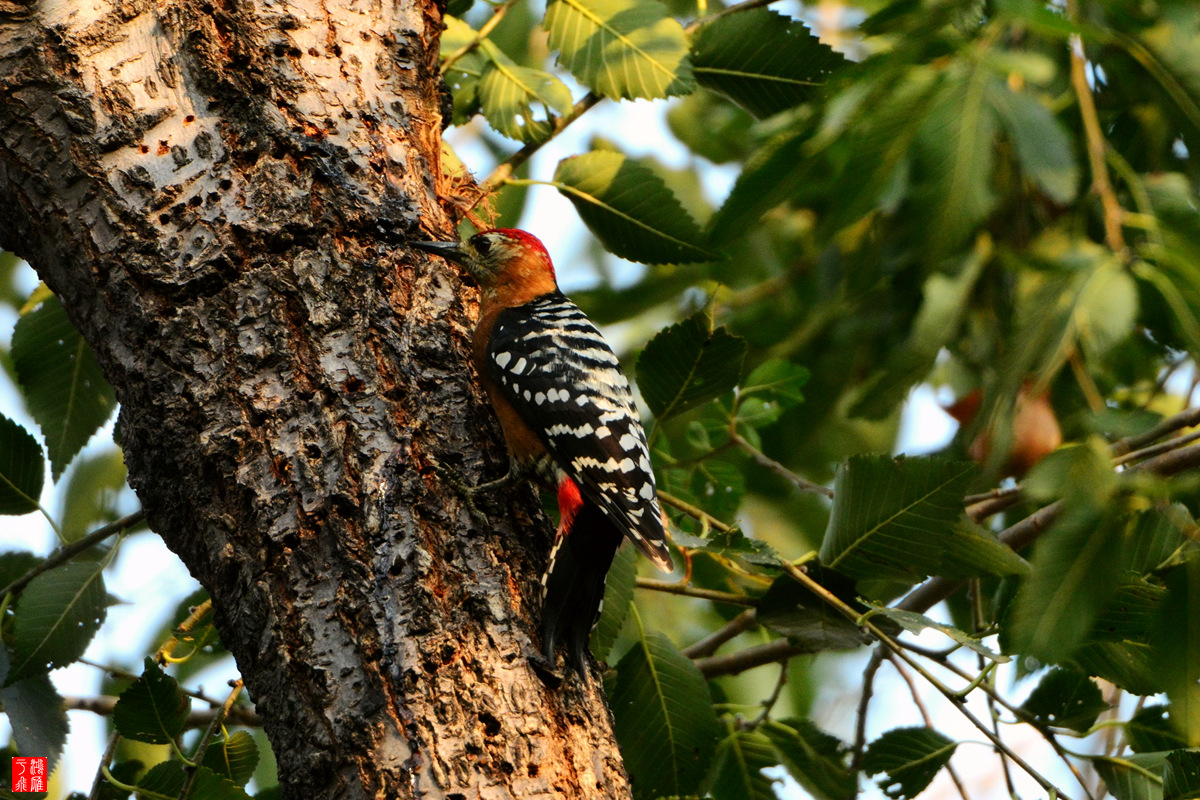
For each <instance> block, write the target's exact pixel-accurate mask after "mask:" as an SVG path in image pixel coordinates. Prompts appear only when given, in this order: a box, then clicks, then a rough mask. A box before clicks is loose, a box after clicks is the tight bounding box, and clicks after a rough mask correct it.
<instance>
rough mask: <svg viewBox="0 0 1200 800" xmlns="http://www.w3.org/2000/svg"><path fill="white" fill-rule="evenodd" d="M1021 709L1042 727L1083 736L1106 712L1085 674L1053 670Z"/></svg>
mask: <svg viewBox="0 0 1200 800" xmlns="http://www.w3.org/2000/svg"><path fill="white" fill-rule="evenodd" d="M1021 708H1022V709H1024V710H1025V711H1027V712H1029V713H1030V714H1031V715H1033V717H1034V718H1035V719H1037V720H1038V721H1039V722H1041V723H1042V724H1043V725H1053V726H1055V727H1058V728H1069V729H1071V730H1073V731H1078V732H1080V733H1083V732H1084V731H1086V730H1088V729H1089V728H1091V727H1092V725H1094V724H1095V723H1096V718H1097V717H1099V716H1100V715H1101V714H1102V713H1104V712H1105V711H1107V710H1108V703H1106V702H1104V696H1103V695H1102V694H1101V693H1100V687H1099V686H1097V685H1096V684H1095V682H1094V681H1093V680H1092V679H1091V678H1089V677H1088V676H1087V675H1084V674H1083V673H1080V672H1071V671H1069V670H1065V669H1056V670H1052V671H1051V672H1049V673H1047V674H1046V676H1045V677H1043V678H1042V680H1041V681H1040V682H1039V683H1038V685H1037V688H1036V689H1034V690H1033V692H1032V693H1031V694H1030V695H1029V698H1028V699H1027V700H1026V701H1025V702H1024V703H1023V704H1022V705H1021Z"/></svg>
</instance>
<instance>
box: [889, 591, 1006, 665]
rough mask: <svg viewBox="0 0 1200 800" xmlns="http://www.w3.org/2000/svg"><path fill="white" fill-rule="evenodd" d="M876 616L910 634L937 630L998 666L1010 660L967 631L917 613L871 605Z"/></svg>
mask: <svg viewBox="0 0 1200 800" xmlns="http://www.w3.org/2000/svg"><path fill="white" fill-rule="evenodd" d="M876 614H878V615H881V616H883V617H886V618H887V619H890V620H891V621H892V622H895V623H896V624H897V625H900V626H901V627H902V628H904V630H906V631H908V632H909V633H917V634H919V633H921V632H923V631H926V630H935V631H937V632H938V633H940V634H942V635H943V636H946V637H947V638H949V639H950V640H951V641H953V642H955V643H956V644H960V645H962V646H963V647H965V648H967V649H968V650H971V651H972V652H975V653H978V654H979V655H981V656H983V657H984V658H986V659H988V660H989V661H994V662H996V663H997V664H1004V663H1007V662H1008V661H1009V660H1010V659H1009V657H1008V656H1002V655H1000V654H999V653H997V652H995V651H994V650H992V649H991V648H990V647H988V646H987V645H985V644H984V643H983V642H981V641H979V640H978V639H976V638H975V637H973V636H971V634H969V633H967V632H966V631H962V630H959V629H958V628H955V627H954V626H953V625H945V624H943V623H941V622H938V621H937V620H934V619H930V618H929V617H927V616H925V615H924V614H918V613H917V612H915V611H905V610H904V609H900V608H891V607H889V606H885V605H882V604H880V603H871V616H874V615H876Z"/></svg>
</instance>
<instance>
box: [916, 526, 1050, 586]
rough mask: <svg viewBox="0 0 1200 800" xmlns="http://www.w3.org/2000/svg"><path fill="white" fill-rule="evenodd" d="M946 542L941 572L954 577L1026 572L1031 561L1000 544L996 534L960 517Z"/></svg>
mask: <svg viewBox="0 0 1200 800" xmlns="http://www.w3.org/2000/svg"><path fill="white" fill-rule="evenodd" d="M943 545H944V547H945V550H944V552H943V556H942V564H941V565H940V566H939V567H938V569H937V573H936V574H938V575H940V576H942V577H946V578H952V579H955V580H964V579H967V578H980V577H983V576H985V575H998V576H1004V575H1025V574H1028V572H1029V563H1028V562H1027V561H1026V560H1025V559H1023V558H1021V557H1020V556H1019V555H1017V554H1016V553H1014V552H1013V551H1012V549H1010V548H1009V547H1007V546H1006V545H1004V544H1001V543H1000V540H999V539H997V538H996V536H995V534H993V533H992V532H991V531H989V530H988V529H987V528H984V527H983V526H981V525H977V524H975V523H973V522H971V521H970V520H968V519H965V518H964V519H960V520H959V521H958V524H957V525H955V526H954V527H953V528H952V529H951V531H950V534H949V535H948V536H946V538H945V540H944V542H943Z"/></svg>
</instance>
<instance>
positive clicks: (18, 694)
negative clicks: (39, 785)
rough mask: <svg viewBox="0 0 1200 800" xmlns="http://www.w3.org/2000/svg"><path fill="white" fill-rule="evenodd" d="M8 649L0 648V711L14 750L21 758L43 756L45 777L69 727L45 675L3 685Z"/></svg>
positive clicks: (52, 766)
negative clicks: (44, 758)
mask: <svg viewBox="0 0 1200 800" xmlns="http://www.w3.org/2000/svg"><path fill="white" fill-rule="evenodd" d="M9 666H10V660H9V655H8V648H6V647H4V646H3V645H0V683H3V684H4V688H2V689H0V708H3V709H4V714H5V716H7V717H8V722H9V724H10V725H11V726H12V736H13V740H14V741H15V742H16V744H17V750H18V751H20V752H21V753H24V754H25V755H39V756H46V759H47V761H46V774H47V775H49V774H50V773H52V772H54V768H55V767H56V766H57V765H58V760H59V757H60V756H61V755H62V752H63V747H64V745H66V742H67V733H69V732H70V730H71V724H70V722H68V720H67V711H66V709H65V708H64V707H63V699H62V697H61V696H60V695H59V694H58V691H57V690H56V689H55V688H54V684H52V683H51V682H50V677H49V676H48V675H35V676H33V677H31V678H25V679H24V680H20V681H16V682H15V683H11V684H9V683H7V677H8V670H9Z"/></svg>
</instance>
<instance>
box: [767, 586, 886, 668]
mask: <svg viewBox="0 0 1200 800" xmlns="http://www.w3.org/2000/svg"><path fill="white" fill-rule="evenodd" d="M838 578H840V583H841V584H842V585H841V586H838V585H837V584H836V583H834V581H836V580H837V579H838ZM819 581H820V583H821V585H822V586H825V587H826V588H827V589H830V590H831V591H833V592H834V593H835V594H836V595H838V596H839V597H841V598H842V599H843V600H845V601H847V602H848V603H849V604H850V605H851V606H858V602H857V600H856V599H855V597H854V586H853V583H852V582H850V581H847V580H846V579H845V578H841V577H840V576H838V575H837V574H836V573H833V572H831V571H829V570H824V574H822V576H821V577H820V578H819ZM839 588H840V589H841V591H838V589H839ZM845 595H849V597H846V596H845ZM757 609H758V610H757V613H756V618H757V620H758V623H759V624H760V625H764V626H766V627H767V628H770V629H771V630H773V631H775V632H776V633H778V634H781V635H783V636H786V637H787V639H788V641H789V642H791V643H792V644H793V645H795V646H798V647H802V648H804V649H805V651H806V652H810V653H819V652H823V651H825V650H850V649H853V648H856V647H861V646H862V645H863V644H865V643H867V642H868V641H870V638H869V637H868V636H867V635H866V634H864V633H863V632H862V629H861V628H860V627H859V626H857V625H855V624H854V623H853V622H852V621H851V620H849V619H847V618H846V617H845V616H843V615H842V614H840V613H838V612H837V611H835V610H834V609H833V608H831V607H830V606H829V604H828V603H826V602H825V601H823V600H821V599H819V598H817V597H816V595H814V594H813V593H812V592H811V591H809V590H808V589H807V588H805V587H804V586H803V585H801V583H800V582H799V581H797V580H796V579H795V578H793V577H791V576H790V575H786V574H784V575H780V576H779V577H778V578H776V579H775V580H774V581H773V582H772V583H771V585H770V587H768V589H767V591H766V592H765V593H764V594H763V596H762V597H760V598H759V600H758V606H757Z"/></svg>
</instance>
